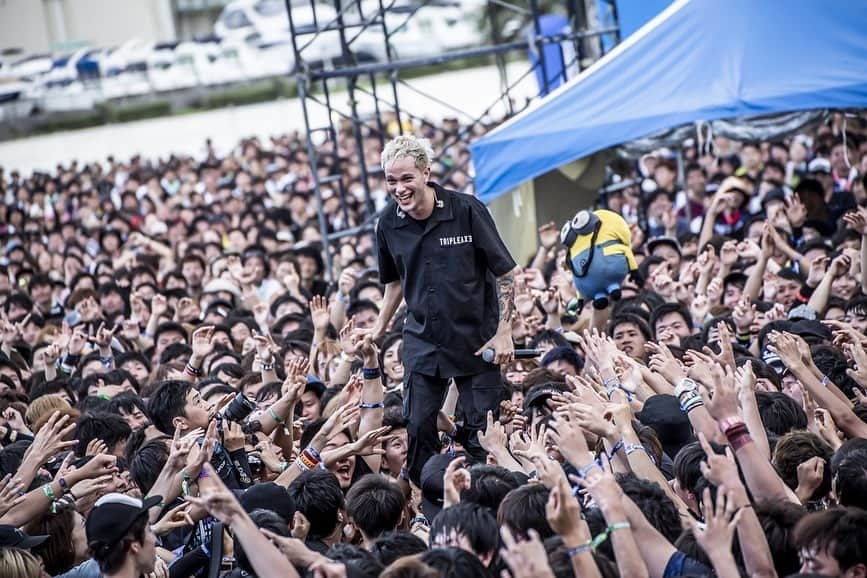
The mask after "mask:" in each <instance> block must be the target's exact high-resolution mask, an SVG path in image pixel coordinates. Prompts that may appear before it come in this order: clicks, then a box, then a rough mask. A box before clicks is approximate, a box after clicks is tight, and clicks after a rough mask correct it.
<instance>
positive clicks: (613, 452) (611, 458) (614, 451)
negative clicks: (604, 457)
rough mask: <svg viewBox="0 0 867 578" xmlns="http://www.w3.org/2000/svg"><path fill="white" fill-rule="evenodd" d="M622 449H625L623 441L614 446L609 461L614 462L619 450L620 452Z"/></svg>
mask: <svg viewBox="0 0 867 578" xmlns="http://www.w3.org/2000/svg"><path fill="white" fill-rule="evenodd" d="M622 447H623V440H620V441H619V442H617V443H616V444H614V447H612V448H611V453H609V454H608V459H609V460H613V459H614V454H616V453H617V452H618V450H620V448H622Z"/></svg>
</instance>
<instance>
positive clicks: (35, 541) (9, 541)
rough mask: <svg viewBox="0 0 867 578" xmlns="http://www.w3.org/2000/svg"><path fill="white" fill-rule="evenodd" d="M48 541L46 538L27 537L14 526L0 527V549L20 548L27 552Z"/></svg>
mask: <svg viewBox="0 0 867 578" xmlns="http://www.w3.org/2000/svg"><path fill="white" fill-rule="evenodd" d="M47 539H48V536H28V535H27V534H25V533H24V531H22V530H20V529H19V528H16V527H15V526H8V525H5V524H4V525H0V548H21V549H22V550H27V549H28V548H33V547H34V546H38V545H39V544H41V543H42V542H44V541H45V540H47Z"/></svg>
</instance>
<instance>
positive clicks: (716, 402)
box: [698, 367, 740, 421]
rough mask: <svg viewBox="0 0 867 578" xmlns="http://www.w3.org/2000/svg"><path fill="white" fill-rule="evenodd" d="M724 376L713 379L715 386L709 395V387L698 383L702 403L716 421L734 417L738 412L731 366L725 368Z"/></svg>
mask: <svg viewBox="0 0 867 578" xmlns="http://www.w3.org/2000/svg"><path fill="white" fill-rule="evenodd" d="M724 375H725V377H724V378H723V379H718V380H714V382H715V384H716V387H715V388H714V390H713V396H712V397H711V392H710V389H708V387H707V385H705V384H704V383H702V382H699V383H698V390H699V392H700V393H701V397H702V400H703V401H704V405H705V407H706V408H707V411H708V413H709V414H710V415H711V417H713V418H714V419H715V420H717V421H721V420H723V419H726V418H729V417H736V416H738V415H740V414H739V413H738V394H737V391H736V389H735V387H734V374H733V373H732V371H731V368H729V367H726V368H725V374H724Z"/></svg>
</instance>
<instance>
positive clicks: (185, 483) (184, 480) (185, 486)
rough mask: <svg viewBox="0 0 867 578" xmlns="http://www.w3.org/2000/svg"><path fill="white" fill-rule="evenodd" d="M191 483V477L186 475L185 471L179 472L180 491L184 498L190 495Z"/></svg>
mask: <svg viewBox="0 0 867 578" xmlns="http://www.w3.org/2000/svg"><path fill="white" fill-rule="evenodd" d="M192 481H193V476H191V475H190V474H188V473H187V472H186V470H181V490H182V491H183V492H184V495H185V496H189V495H190V482H192Z"/></svg>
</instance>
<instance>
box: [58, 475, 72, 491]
mask: <svg viewBox="0 0 867 578" xmlns="http://www.w3.org/2000/svg"><path fill="white" fill-rule="evenodd" d="M57 483H58V484H60V489H61V490H63V493H64V494H67V493H69V484H67V483H66V478H62V477H61V478H57Z"/></svg>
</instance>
